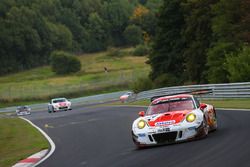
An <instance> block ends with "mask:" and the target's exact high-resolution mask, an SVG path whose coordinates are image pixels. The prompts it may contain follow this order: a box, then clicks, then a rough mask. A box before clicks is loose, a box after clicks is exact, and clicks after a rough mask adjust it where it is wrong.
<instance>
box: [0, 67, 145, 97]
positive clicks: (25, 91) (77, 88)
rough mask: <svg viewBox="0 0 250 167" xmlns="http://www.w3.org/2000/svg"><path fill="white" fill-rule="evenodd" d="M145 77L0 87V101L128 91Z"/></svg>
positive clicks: (129, 75)
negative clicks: (119, 90)
mask: <svg viewBox="0 0 250 167" xmlns="http://www.w3.org/2000/svg"><path fill="white" fill-rule="evenodd" d="M142 76H145V73H143V71H142V72H129V73H119V74H117V75H116V76H111V75H109V74H107V75H106V76H104V77H101V78H96V79H91V81H81V80H80V79H77V80H76V81H73V83H60V81H58V82H57V83H52V84H51V83H36V82H34V84H31V83H33V82H30V83H27V84H25V83H20V84H18V83H16V84H10V85H5V86H4V87H3V86H1V87H0V100H1V101H13V100H16V99H21V100H22V99H24V100H25V99H26V100H27V99H29V100H32V99H48V98H50V97H53V96H71V95H73V96H78V97H79V96H86V94H87V95H89V94H93V93H98V92H100V91H106V90H108V91H112V90H114V91H115V90H117V89H118V88H123V89H128V87H129V84H130V83H132V82H133V81H135V80H136V79H138V78H140V77H142Z"/></svg>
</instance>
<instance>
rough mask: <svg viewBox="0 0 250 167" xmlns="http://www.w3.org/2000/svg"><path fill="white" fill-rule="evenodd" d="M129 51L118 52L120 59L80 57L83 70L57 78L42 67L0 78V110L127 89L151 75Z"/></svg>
mask: <svg viewBox="0 0 250 167" xmlns="http://www.w3.org/2000/svg"><path fill="white" fill-rule="evenodd" d="M132 50H133V48H128V49H120V50H119V53H121V55H122V56H121V55H119V56H108V53H109V51H106V52H99V53H94V54H84V55H80V56H79V59H80V61H81V63H82V69H81V71H80V72H78V73H75V74H70V75H63V76H58V75H56V74H55V73H54V72H52V71H51V68H50V67H49V66H45V67H40V68H36V69H32V70H29V71H24V72H19V73H16V74H11V75H7V76H3V77H0V102H1V103H2V105H1V106H0V107H6V106H11V105H13V104H16V103H19V102H23V101H25V102H29V101H30V102H31V103H33V102H34V101H38V102H39V101H46V100H48V99H50V98H52V97H56V96H66V97H69V98H71V97H77V96H86V95H91V94H98V93H101V92H112V91H117V90H125V89H128V88H129V85H130V83H131V82H133V81H134V80H136V79H137V78H139V77H142V76H145V75H148V73H149V71H150V67H149V65H147V64H146V63H145V62H146V61H147V58H146V57H134V56H131V52H132ZM104 67H107V68H108V71H109V72H108V73H105V71H104Z"/></svg>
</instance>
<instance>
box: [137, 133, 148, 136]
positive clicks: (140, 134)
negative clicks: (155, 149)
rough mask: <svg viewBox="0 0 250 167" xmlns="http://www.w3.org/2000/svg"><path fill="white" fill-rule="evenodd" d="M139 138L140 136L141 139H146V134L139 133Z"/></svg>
mask: <svg viewBox="0 0 250 167" xmlns="http://www.w3.org/2000/svg"><path fill="white" fill-rule="evenodd" d="M138 136H139V137H145V136H146V134H145V133H139V134H138Z"/></svg>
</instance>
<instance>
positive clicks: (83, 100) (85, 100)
mask: <svg viewBox="0 0 250 167" xmlns="http://www.w3.org/2000/svg"><path fill="white" fill-rule="evenodd" d="M126 92H127V91H121V92H115V93H107V94H100V95H94V96H87V97H80V98H75V99H70V101H71V102H72V106H73V107H74V106H78V105H85V104H95V103H104V102H108V101H112V100H119V97H120V96H121V95H123V94H124V93H126ZM29 106H30V107H31V110H47V107H48V103H42V104H34V105H29ZM16 108H17V107H16V106H15V107H8V108H0V112H13V111H16Z"/></svg>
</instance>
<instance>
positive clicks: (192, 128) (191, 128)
mask: <svg viewBox="0 0 250 167" xmlns="http://www.w3.org/2000/svg"><path fill="white" fill-rule="evenodd" d="M194 129H196V127H195V126H192V127H189V128H188V130H194Z"/></svg>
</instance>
